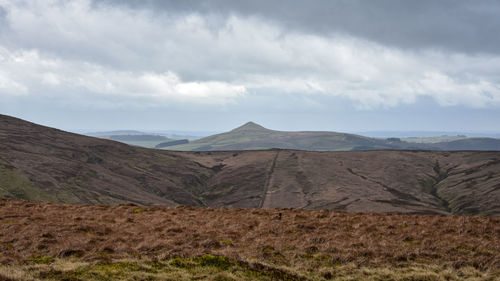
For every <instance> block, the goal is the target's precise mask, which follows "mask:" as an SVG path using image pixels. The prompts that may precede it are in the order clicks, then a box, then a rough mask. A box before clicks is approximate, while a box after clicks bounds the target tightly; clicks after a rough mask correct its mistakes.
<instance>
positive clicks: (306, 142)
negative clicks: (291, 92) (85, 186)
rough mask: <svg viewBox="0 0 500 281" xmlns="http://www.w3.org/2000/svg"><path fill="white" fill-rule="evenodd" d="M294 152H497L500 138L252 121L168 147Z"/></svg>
mask: <svg viewBox="0 0 500 281" xmlns="http://www.w3.org/2000/svg"><path fill="white" fill-rule="evenodd" d="M271 148H280V149H297V150H309V151H350V150H381V149H397V150H500V139H493V138H468V139H458V140H447V141H440V142H439V141H434V142H429V143H417V142H406V141H402V140H401V139H399V138H387V139H380V138H370V137H364V136H360V135H355V134H347V133H337V132H317V131H316V132H315V131H306V132H283V131H274V130H269V129H266V128H264V127H262V126H260V125H258V124H255V123H253V122H248V123H246V124H245V125H243V126H241V127H238V128H236V129H234V130H232V131H229V132H227V133H222V134H217V135H212V136H208V137H205V138H202V139H198V140H195V141H192V142H190V143H188V144H183V145H175V146H168V147H165V149H168V150H178V151H216V150H259V149H271Z"/></svg>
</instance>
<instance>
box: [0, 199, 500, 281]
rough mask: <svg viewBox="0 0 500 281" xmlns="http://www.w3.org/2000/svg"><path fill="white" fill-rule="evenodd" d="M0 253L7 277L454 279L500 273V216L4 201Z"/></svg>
mask: <svg viewBox="0 0 500 281" xmlns="http://www.w3.org/2000/svg"><path fill="white" fill-rule="evenodd" d="M280 214H281V219H280ZM0 252H1V254H0V263H1V264H2V265H4V267H2V268H3V269H2V270H0V273H1V274H3V275H4V277H5V276H6V275H5V270H7V269H8V268H10V269H11V270H14V269H13V268H18V270H20V271H21V272H24V271H23V270H22V266H34V265H36V266H38V267H43V266H47V265H51V264H54V263H57V262H58V260H73V262H78V263H80V262H84V263H86V264H95V263H98V264H99V263H111V262H114V261H118V260H122V259H135V260H142V261H147V260H150V261H151V260H152V261H169V260H171V259H172V258H175V257H177V258H186V259H189V258H194V257H199V256H203V255H205V254H212V255H216V256H224V257H227V258H229V260H231V261H235V262H244V263H247V264H260V265H268V266H271V267H273V268H281V269H284V270H288V271H289V272H299V273H301V274H303V275H305V276H308V274H310V273H311V272H314V273H315V274H320V275H321V276H323V275H324V276H326V277H328V276H341V274H342V270H347V269H349V268H352V267H356V268H358V269H359V270H358V271H357V272H358V273H359V274H364V273H363V272H364V271H367V272H369V271H372V273H373V271H377V272H376V273H377V274H382V275H383V271H384V270H387V269H391V268H392V269H391V270H392V271H394V270H395V271H398V270H399V271H401V272H403V271H404V270H409V269H408V268H412V266H415V265H418V266H417V268H420V269H421V268H426V267H428V266H430V265H434V266H436V268H438V269H435V270H434V271H432V272H434V273H435V274H436V276H441V275H442V274H445V273H446V272H447V270H451V271H453V272H452V273H450V274H455V276H458V275H457V274H458V273H457V272H458V271H460V270H462V271H467V270H468V271H471V270H473V271H474V272H476V271H477V272H478V273H477V274H479V275H481V274H482V273H484V272H490V274H493V275H495V274H498V273H500V272H499V271H498V269H499V268H500V219H499V218H487V217H464V216H437V215H401V214H387V215H382V214H356V213H344V212H334V211H306V210H295V209H286V210H285V209H209V208H199V207H172V208H167V207H139V206H134V205H122V206H114V207H110V206H81V205H60V204H48V203H35V202H25V201H19V200H5V199H0ZM16 266H17V267H16ZM19 266H21V267H19ZM238 266H241V265H238ZM6 268H7V269H6ZM19 268H21V269H19ZM398 268H399V269H398ZM415 270H416V269H415ZM417 271H418V270H417ZM2 272H3V273H2ZM1 274H0V280H2V277H1V276H2V275H1ZM12 274H14V275H15V274H16V273H15V272H13V273H12ZM332 274H333V275H332ZM366 274H368V273H366ZM374 274H375V273H374ZM401 274H403V273H401ZM474 274H476V273H474ZM318 276H319V275H318ZM401 276H402V275H401ZM5 278H6V277H5ZM436 278H437V277H436ZM439 278H441V277H439ZM439 278H438V279H433V278H430V279H425V280H441V279H439ZM443 278H444V277H443ZM450 278H451V277H450ZM5 280H8V279H5ZM12 280H18V279H16V278H12ZM19 280H22V279H19ZM228 280H230V279H228ZM339 280H341V279H339ZM346 280H347V279H346ZM353 280H354V279H353ZM374 280H375V279H374ZM394 280H399V279H394ZM408 280H410V279H408ZM418 280H424V279H418ZM443 280H446V279H443ZM449 280H454V279H449ZM471 280H473V279H471ZM478 280H482V279H478ZM491 280H493V279H491Z"/></svg>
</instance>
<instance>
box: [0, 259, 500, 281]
mask: <svg viewBox="0 0 500 281" xmlns="http://www.w3.org/2000/svg"><path fill="white" fill-rule="evenodd" d="M499 276H500V271H496V272H495V271H490V272H481V271H479V270H477V269H475V268H473V267H462V268H459V269H454V268H451V267H448V268H447V267H443V266H436V265H425V264H417V263H401V264H399V265H397V266H394V267H390V268H389V267H366V266H359V265H356V264H354V263H348V264H335V263H330V264H328V263H325V264H323V265H321V266H320V267H318V268H314V269H313V268H310V269H308V270H303V269H297V268H290V267H275V266H273V265H269V264H262V263H258V262H253V263H251V262H242V261H234V260H231V259H229V258H227V257H223V256H214V255H210V254H207V255H203V256H199V257H193V258H179V257H177V258H169V259H164V260H157V259H154V260H151V259H126V260H116V261H109V260H108V261H106V262H104V261H98V262H84V261H79V260H78V259H74V258H69V259H52V258H50V257H35V258H32V259H29V260H26V261H25V262H24V263H23V264H18V265H15V266H12V265H11V266H0V280H4V281H7V280H12V281H18V280H19V281H21V280H26V281H30V280H75V281H76V280H131V281H132V280H214V281H215V280H219V281H223V280H227V281H229V280H395V281H396V280H401V281H403V280H405V281H410V280H412V281H419V280H421V281H434V280H436V281H440V280H443V281H444V280H471V281H472V280H485V281H486V280H492V281H493V280H500V277H499Z"/></svg>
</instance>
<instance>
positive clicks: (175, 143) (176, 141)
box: [155, 139, 189, 148]
mask: <svg viewBox="0 0 500 281" xmlns="http://www.w3.org/2000/svg"><path fill="white" fill-rule="evenodd" d="M186 143H189V140H186V139H183V140H171V141H166V142H162V143H159V144H157V145H156V146H155V148H164V147H167V146H173V145H180V144H186Z"/></svg>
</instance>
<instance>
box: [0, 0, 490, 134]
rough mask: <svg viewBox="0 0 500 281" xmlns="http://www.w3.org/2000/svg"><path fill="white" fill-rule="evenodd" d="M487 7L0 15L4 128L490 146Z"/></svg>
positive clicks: (7, 9)
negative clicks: (471, 136) (441, 135)
mask: <svg viewBox="0 0 500 281" xmlns="http://www.w3.org/2000/svg"><path fill="white" fill-rule="evenodd" d="M499 34H500V1H497V0H492V1H489V0H481V1H467V0H441V1H434V0H420V1H410V0H408V1H401V0H365V1H359V0H316V1H307V0H301V1H299V0H286V1H285V0H275V1H267V0H252V1H238V0H206V1H194V0H184V1H169V0H130V1H117V0H95V1H91V0H75V1H62V0H40V1H38V0H29V1H22V0H20V1H17V0H0V114H7V115H12V116H15V117H19V118H23V119H26V120H29V121H32V122H35V123H40V124H44V125H48V126H52V127H57V128H60V129H64V130H70V131H102V130H118V129H137V130H184V131H226V130H230V129H232V128H235V127H237V126H240V125H242V124H243V123H245V122H247V121H254V122H256V123H259V124H261V125H263V126H265V127H268V128H272V129H277V130H292V131H296V130H325V131H345V132H360V131H453V132H500V36H499Z"/></svg>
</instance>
